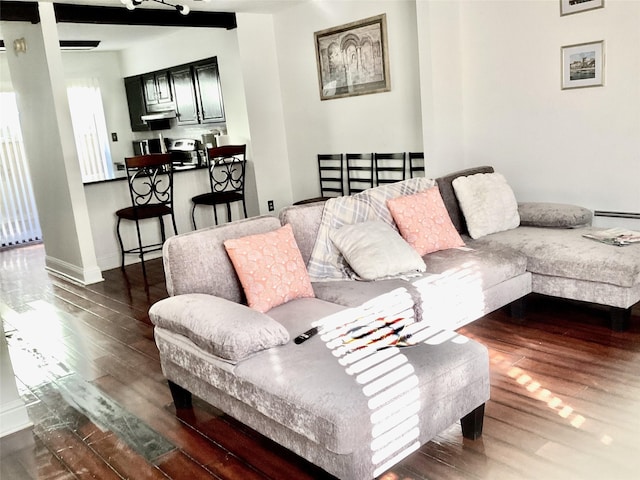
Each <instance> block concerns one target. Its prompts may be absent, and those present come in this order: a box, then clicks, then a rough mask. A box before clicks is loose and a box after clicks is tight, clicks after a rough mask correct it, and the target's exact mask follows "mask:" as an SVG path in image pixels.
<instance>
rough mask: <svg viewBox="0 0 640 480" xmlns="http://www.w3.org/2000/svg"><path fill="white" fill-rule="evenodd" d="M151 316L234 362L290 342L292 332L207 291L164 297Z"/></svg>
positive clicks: (164, 325)
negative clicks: (204, 292) (208, 293)
mask: <svg viewBox="0 0 640 480" xmlns="http://www.w3.org/2000/svg"><path fill="white" fill-rule="evenodd" d="M149 318H150V319H151V322H152V323H153V324H154V325H157V326H158V327H161V328H165V329H167V330H169V331H171V332H174V333H178V334H180V335H184V336H185V337H187V338H189V339H190V340H191V341H192V342H193V343H195V344H196V345H197V346H198V347H200V348H201V349H203V350H204V351H206V352H208V353H211V354H213V355H216V356H218V357H220V358H221V359H223V360H226V361H228V362H230V363H237V362H239V361H240V360H242V359H244V358H247V357H249V356H251V355H252V354H254V353H257V352H259V351H261V350H265V349H267V348H272V347H277V346H278V345H284V344H285V343H287V342H288V341H289V332H287V330H286V329H285V328H284V326H282V324H280V323H278V322H276V321H275V320H274V319H273V318H271V317H269V316H268V315H265V314H264V313H260V312H258V311H256V310H254V309H252V308H249V307H247V306H245V305H241V304H239V303H234V302H231V301H229V300H225V299H224V298H220V297H215V296H213V295H206V294H203V293H188V294H184V295H176V296H174V297H169V298H165V299H163V300H160V301H159V302H157V303H155V304H153V305H152V306H151V308H150V309H149Z"/></svg>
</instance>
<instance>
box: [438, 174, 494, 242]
mask: <svg viewBox="0 0 640 480" xmlns="http://www.w3.org/2000/svg"><path fill="white" fill-rule="evenodd" d="M476 173H493V167H490V166H486V165H485V166H482V167H473V168H468V169H466V170H458V171H457V172H452V173H449V174H448V175H445V176H443V177H438V178H436V183H437V184H438V188H439V189H440V195H441V196H442V200H443V201H444V205H445V207H447V211H448V212H449V217H450V218H451V223H453V226H454V227H456V230H458V232H460V233H461V234H467V233H469V231H468V230H467V224H466V223H465V221H464V215H463V214H462V211H461V210H460V205H459V204H458V198H457V197H456V192H455V191H454V190H453V185H452V184H451V182H453V181H454V180H455V179H456V178H458V177H466V176H468V175H475V174H476Z"/></svg>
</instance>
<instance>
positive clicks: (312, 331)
mask: <svg viewBox="0 0 640 480" xmlns="http://www.w3.org/2000/svg"><path fill="white" fill-rule="evenodd" d="M316 333H318V327H313V328H310V329H309V330H307V331H306V332H304V333H303V334H302V335H298V336H297V337H296V338H295V340H294V341H293V342H294V343H295V344H296V345H300V344H301V343H302V342H305V341H307V340H309V339H310V338H311V337H313V336H314V335H315V334H316Z"/></svg>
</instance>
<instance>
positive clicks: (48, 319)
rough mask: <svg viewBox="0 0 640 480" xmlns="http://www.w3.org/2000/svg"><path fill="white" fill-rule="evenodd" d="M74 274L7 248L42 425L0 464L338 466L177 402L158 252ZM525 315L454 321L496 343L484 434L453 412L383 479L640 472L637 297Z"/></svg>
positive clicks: (23, 370)
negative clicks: (612, 318) (160, 310)
mask: <svg viewBox="0 0 640 480" xmlns="http://www.w3.org/2000/svg"><path fill="white" fill-rule="evenodd" d="M147 265H148V266H147V271H148V279H149V282H148V284H147V285H145V283H144V282H143V280H142V276H141V270H140V266H139V265H132V266H129V267H127V269H126V272H125V274H123V273H122V272H121V271H120V270H119V269H115V270H111V271H108V272H104V276H105V282H102V283H99V284H96V285H91V286H89V287H82V286H78V285H76V284H74V283H71V282H68V281H66V280H64V279H61V278H59V277H55V276H53V275H50V274H47V273H46V272H45V270H44V249H43V247H42V246H39V245H36V246H29V247H22V248H15V249H9V250H4V251H0V275H1V277H0V314H1V316H2V320H3V322H4V328H5V331H6V335H7V341H8V344H9V350H10V354H11V359H12V363H13V367H14V370H15V374H16V378H17V383H18V388H19V391H20V394H21V395H22V398H23V400H24V401H25V403H26V404H27V407H28V412H29V416H30V418H31V419H32V420H33V422H34V427H33V428H32V429H28V430H26V431H23V432H20V433H18V434H14V435H10V436H7V437H4V438H3V439H1V440H0V449H1V450H0V454H1V461H0V478H1V479H2V480H14V479H15V480H22V479H43V480H44V479H47V480H54V479H55V480H68V479H86V478H97V479H117V480H122V479H135V480H137V479H175V480H179V479H189V480H194V479H218V480H247V479H248V480H253V479H256V480H257V479H276V480H279V479H295V480H298V479H330V478H332V477H330V476H329V475H327V474H326V473H324V472H323V471H322V470H320V469H318V468H317V467H315V466H313V465H311V464H309V463H308V462H306V461H305V460H303V459H301V458H300V457H298V456H296V455H295V454H293V453H291V452H289V451H287V450H286V449H284V448H282V447H280V446H278V445H276V444H274V443H273V442H271V441H270V440H268V439H266V438H265V437H263V436H262V435H260V434H258V433H256V432H254V431H252V430H251V429H249V428H247V427H246V426H244V425H242V424H240V423H238V422H237V421H235V420H233V419H232V418H229V417H228V416H226V415H224V414H222V413H221V412H219V411H218V410H217V409H215V408H213V407H211V406H209V405H207V404H205V403H204V402H202V401H198V400H197V399H196V402H195V408H194V409H193V411H187V412H183V411H181V412H180V413H179V414H178V416H176V411H175V409H174V407H173V404H172V400H171V396H170V394H169V389H168V387H167V385H166V382H165V380H164V378H163V375H162V372H161V370H160V364H159V359H158V352H157V349H156V347H155V343H154V341H153V329H152V326H151V324H150V322H149V319H148V315H147V311H148V309H149V306H150V305H151V304H152V303H153V302H155V301H157V300H159V299H161V298H164V297H165V296H166V295H167V293H166V290H165V287H164V275H163V271H162V264H161V262H160V261H159V260H152V261H150V262H148V264H147ZM529 300H530V301H529V302H528V303H529V306H528V312H527V317H526V320H525V321H523V322H516V321H514V320H512V319H511V318H510V317H509V316H508V315H507V313H506V312H505V311H497V312H494V313H492V314H490V315H488V316H486V317H485V318H483V319H480V320H478V321H476V322H474V323H472V324H471V325H468V326H467V327H465V328H463V329H461V330H460V333H462V334H464V335H467V336H469V337H471V338H473V339H475V340H477V341H479V342H481V343H483V344H485V345H486V346H487V347H488V348H489V350H490V355H491V400H490V401H489V402H488V404H487V407H486V414H485V425H484V434H483V436H482V438H481V439H479V440H476V441H469V440H464V439H463V438H462V435H461V432H460V425H459V424H457V425H452V426H451V427H450V428H449V429H447V430H445V431H444V432H442V433H441V434H440V435H438V436H437V437H436V438H435V439H434V440H433V441H431V442H429V443H428V444H426V445H424V446H423V447H422V448H420V450H419V451H417V452H415V453H413V454H412V455H411V456H409V457H408V458H406V459H405V460H404V461H403V462H402V463H400V464H399V465H398V466H397V467H395V468H393V469H392V470H391V471H389V472H387V473H385V474H384V475H383V476H382V477H381V478H382V479H384V480H409V479H413V480H426V479H429V480H435V479H487V480H489V479H491V480H492V479H563V480H564V479H580V480H583V479H586V480H591V479H594V480H595V479H604V478H606V479H620V480H626V479H632V478H634V479H635V478H638V472H639V471H640V439H639V434H640V309H639V308H638V306H636V308H635V310H634V311H633V315H632V318H631V328H630V329H629V330H628V331H626V332H613V331H611V330H609V329H608V328H607V315H606V311H605V310H604V309H602V308H599V307H597V306H591V305H585V304H581V303H576V302H568V301H562V300H557V299H551V298H548V297H541V296H535V295H534V296H530V298H529Z"/></svg>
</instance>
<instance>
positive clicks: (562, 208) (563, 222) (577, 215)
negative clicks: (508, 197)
mask: <svg viewBox="0 0 640 480" xmlns="http://www.w3.org/2000/svg"><path fill="white" fill-rule="evenodd" d="M518 214H519V215H520V225H523V226H530V227H553V228H576V227H585V226H589V225H591V221H592V219H593V212H591V210H588V209H586V208H584V207H580V206H578V205H569V204H565V203H545V202H522V203H518Z"/></svg>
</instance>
